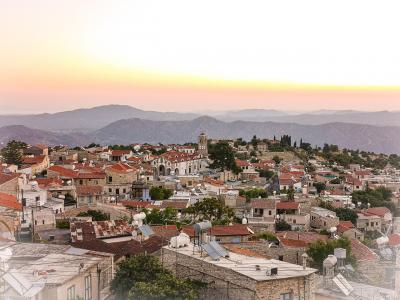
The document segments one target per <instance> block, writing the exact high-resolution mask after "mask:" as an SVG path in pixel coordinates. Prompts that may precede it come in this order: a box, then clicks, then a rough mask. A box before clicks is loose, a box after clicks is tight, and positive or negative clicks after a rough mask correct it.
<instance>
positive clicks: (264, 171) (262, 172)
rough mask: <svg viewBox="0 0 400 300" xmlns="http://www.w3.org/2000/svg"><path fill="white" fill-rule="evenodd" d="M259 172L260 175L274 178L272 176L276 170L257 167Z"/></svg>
mask: <svg viewBox="0 0 400 300" xmlns="http://www.w3.org/2000/svg"><path fill="white" fill-rule="evenodd" d="M257 172H259V173H260V177H264V178H266V179H267V180H268V179H270V178H272V176H274V175H275V172H274V171H271V170H264V169H257Z"/></svg>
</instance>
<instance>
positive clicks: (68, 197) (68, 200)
mask: <svg viewBox="0 0 400 300" xmlns="http://www.w3.org/2000/svg"><path fill="white" fill-rule="evenodd" d="M75 204H76V201H75V199H74V196H72V195H71V194H70V193H67V194H66V195H65V198H64V206H72V205H75Z"/></svg>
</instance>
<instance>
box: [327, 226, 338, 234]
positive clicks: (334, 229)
mask: <svg viewBox="0 0 400 300" xmlns="http://www.w3.org/2000/svg"><path fill="white" fill-rule="evenodd" d="M336 231H337V228H336V227H331V228H329V232H330V233H335V232H336Z"/></svg>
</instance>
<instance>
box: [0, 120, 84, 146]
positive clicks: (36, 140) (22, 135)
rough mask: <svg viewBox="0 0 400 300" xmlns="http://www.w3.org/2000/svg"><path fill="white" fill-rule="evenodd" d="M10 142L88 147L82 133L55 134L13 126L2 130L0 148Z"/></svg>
mask: <svg viewBox="0 0 400 300" xmlns="http://www.w3.org/2000/svg"><path fill="white" fill-rule="evenodd" d="M10 140H19V141H23V142H25V143H28V144H31V145H34V144H45V145H51V146H53V145H66V146H70V147H74V146H76V145H87V144H88V142H87V141H88V140H90V138H88V137H87V136H86V135H85V134H82V133H69V134H68V133H66V134H64V133H54V132H50V131H45V130H40V129H32V128H28V127H26V126H22V125H12V126H5V127H1V128H0V148H1V147H3V146H4V145H5V144H6V143H7V142H8V141H10Z"/></svg>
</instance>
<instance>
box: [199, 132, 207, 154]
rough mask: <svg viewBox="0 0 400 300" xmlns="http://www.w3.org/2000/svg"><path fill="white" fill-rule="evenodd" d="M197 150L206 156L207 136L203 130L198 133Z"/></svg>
mask: <svg viewBox="0 0 400 300" xmlns="http://www.w3.org/2000/svg"><path fill="white" fill-rule="evenodd" d="M198 151H199V154H201V155H203V156H205V157H206V156H208V145H207V136H206V134H205V133H204V132H202V133H201V134H200V135H199V141H198Z"/></svg>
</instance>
